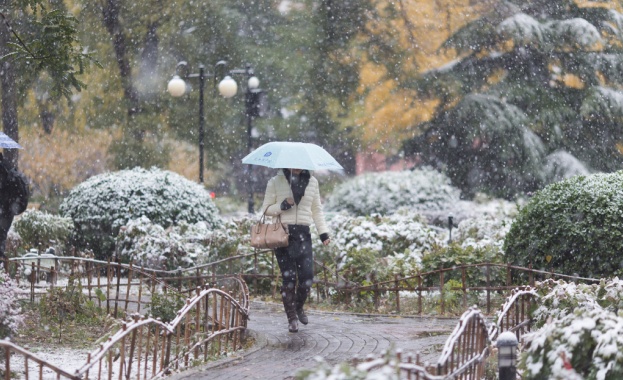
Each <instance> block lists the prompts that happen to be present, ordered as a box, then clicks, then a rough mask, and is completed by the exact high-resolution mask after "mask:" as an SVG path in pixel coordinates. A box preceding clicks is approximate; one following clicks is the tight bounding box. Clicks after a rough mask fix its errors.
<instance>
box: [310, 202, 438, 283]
mask: <svg viewBox="0 0 623 380" xmlns="http://www.w3.org/2000/svg"><path fill="white" fill-rule="evenodd" d="M327 223H328V227H329V230H330V231H331V244H330V245H329V246H326V247H325V246H320V245H319V246H318V252H319V253H320V254H321V256H322V257H323V258H325V259H326V260H327V261H328V262H335V263H337V265H338V268H341V267H342V266H344V265H346V264H347V263H348V261H349V260H350V256H349V255H352V253H353V252H356V251H364V250H368V251H372V252H374V253H375V256H376V257H378V259H379V260H382V261H383V262H384V264H383V268H386V269H387V268H392V270H394V271H396V273H399V272H403V273H410V272H411V271H412V270H413V269H415V268H417V266H418V265H419V263H420V261H421V257H422V254H423V252H424V251H426V250H429V249H430V248H431V247H432V246H433V245H434V244H436V243H437V242H438V240H437V237H438V233H437V231H436V230H434V229H432V228H431V227H429V226H428V225H427V224H426V221H425V219H424V218H423V217H422V216H420V215H419V214H417V213H415V212H411V211H408V210H406V209H402V210H399V211H398V212H396V213H395V214H393V215H391V216H381V215H378V214H375V215H372V216H351V215H348V214H346V213H335V214H333V213H330V214H328V215H327ZM314 241H319V239H318V238H315V240H314Z"/></svg>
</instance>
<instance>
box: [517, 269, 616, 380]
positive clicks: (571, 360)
mask: <svg viewBox="0 0 623 380" xmlns="http://www.w3.org/2000/svg"><path fill="white" fill-rule="evenodd" d="M536 289H537V293H538V294H539V299H538V301H537V302H536V304H537V306H536V308H535V309H534V310H533V311H532V312H531V317H532V319H533V320H534V327H535V328H536V329H535V330H533V332H532V333H530V334H528V335H526V336H525V338H526V346H525V349H524V352H523V353H522V355H521V360H520V367H521V368H522V369H523V378H524V379H533V380H536V379H560V380H562V379H565V380H566V379H595V380H597V379H599V380H605V379H619V378H621V377H622V376H623V315H622V314H623V313H622V312H621V310H623V309H622V306H623V281H622V280H619V279H618V278H613V279H608V280H606V279H603V280H601V282H600V283H599V284H577V283H567V282H565V281H562V280H558V281H554V280H546V281H543V282H539V283H537V284H536Z"/></svg>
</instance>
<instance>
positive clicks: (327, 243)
mask: <svg viewBox="0 0 623 380" xmlns="http://www.w3.org/2000/svg"><path fill="white" fill-rule="evenodd" d="M329 243H331V239H327V240H325V241H323V242H322V244H324V245H329Z"/></svg>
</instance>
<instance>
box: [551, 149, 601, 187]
mask: <svg viewBox="0 0 623 380" xmlns="http://www.w3.org/2000/svg"><path fill="white" fill-rule="evenodd" d="M544 170H545V183H547V184H550V183H554V182H559V181H562V180H565V179H567V178H571V177H573V176H576V175H588V174H590V173H591V172H590V170H589V169H588V168H587V167H586V165H584V164H583V163H582V162H581V161H580V160H578V159H577V158H575V157H574V156H573V155H571V154H570V153H568V152H565V151H563V150H558V151H556V152H554V153H552V154H550V155H548V156H547V157H545V166H544Z"/></svg>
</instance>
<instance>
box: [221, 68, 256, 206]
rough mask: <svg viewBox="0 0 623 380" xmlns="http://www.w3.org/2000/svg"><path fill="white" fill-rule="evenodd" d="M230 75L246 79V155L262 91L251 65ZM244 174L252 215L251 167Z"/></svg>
mask: <svg viewBox="0 0 623 380" xmlns="http://www.w3.org/2000/svg"><path fill="white" fill-rule="evenodd" d="M229 74H230V75H244V76H245V77H246V79H247V86H246V91H245V116H246V121H247V153H251V151H252V150H253V119H254V118H255V117H258V116H260V111H261V110H260V105H261V96H262V94H263V91H262V90H261V89H260V88H259V87H260V80H259V79H258V78H257V77H256V76H255V75H254V72H253V68H252V67H251V65H248V64H247V66H246V68H244V69H233V70H230V71H229ZM244 174H245V177H246V185H247V195H248V196H247V205H248V207H247V211H248V213H249V214H253V213H254V208H255V201H254V199H253V167H252V165H245V168H244Z"/></svg>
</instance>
